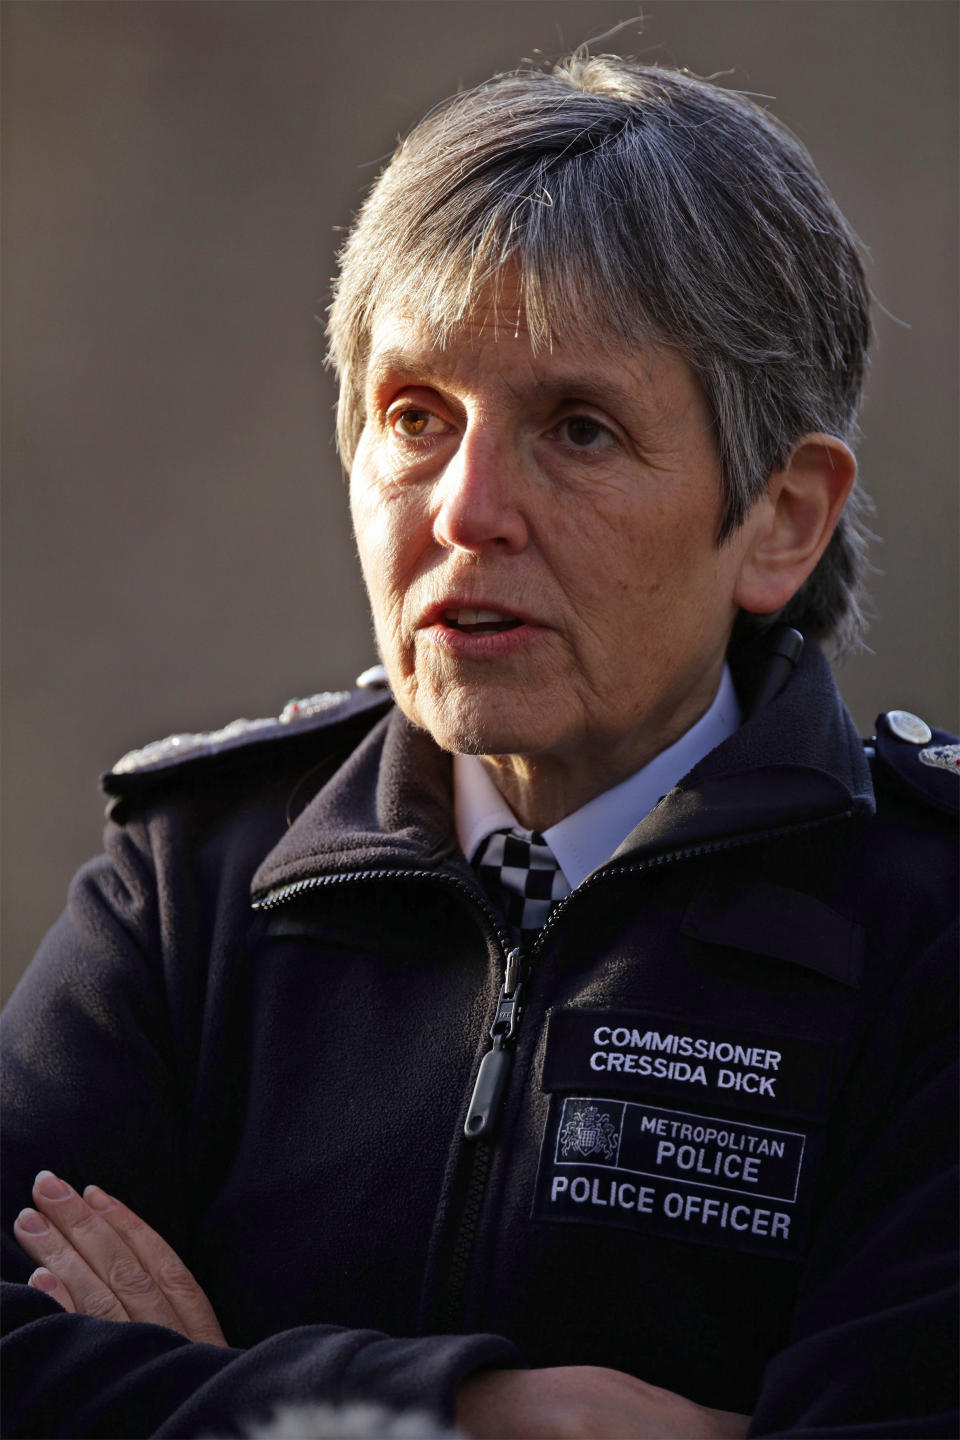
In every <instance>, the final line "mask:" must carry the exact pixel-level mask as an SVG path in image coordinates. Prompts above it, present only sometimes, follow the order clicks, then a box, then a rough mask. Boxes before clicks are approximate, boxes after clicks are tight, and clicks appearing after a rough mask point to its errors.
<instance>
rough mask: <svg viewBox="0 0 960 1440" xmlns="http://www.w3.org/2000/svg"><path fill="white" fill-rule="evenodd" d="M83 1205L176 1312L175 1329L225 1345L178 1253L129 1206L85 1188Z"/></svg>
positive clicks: (96, 1189) (207, 1304)
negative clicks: (108, 1229) (133, 1258)
mask: <svg viewBox="0 0 960 1440" xmlns="http://www.w3.org/2000/svg"><path fill="white" fill-rule="evenodd" d="M83 1198H84V1200H85V1201H86V1203H87V1204H88V1205H89V1206H90V1208H91V1209H92V1210H94V1211H95V1212H96V1213H97V1214H98V1215H99V1216H100V1217H101V1218H102V1219H103V1220H104V1221H106V1222H107V1223H108V1224H109V1225H110V1226H111V1227H112V1229H113V1230H114V1231H115V1232H116V1233H117V1234H118V1235H119V1236H120V1237H121V1238H122V1239H123V1241H124V1242H125V1243H126V1245H127V1246H129V1248H130V1250H131V1251H132V1252H133V1254H134V1255H136V1257H137V1259H138V1260H139V1262H140V1264H141V1265H142V1266H143V1268H144V1270H146V1271H147V1272H148V1273H149V1274H150V1275H151V1276H152V1277H153V1279H154V1281H155V1282H156V1284H157V1285H158V1287H159V1289H160V1290H161V1291H162V1293H163V1294H164V1295H165V1297H166V1299H167V1301H168V1302H169V1304H170V1306H171V1307H172V1309H173V1310H174V1311H175V1312H176V1315H177V1317H178V1320H179V1322H180V1324H179V1325H178V1327H177V1328H178V1329H180V1330H182V1332H183V1334H185V1335H188V1336H189V1337H190V1339H191V1340H197V1341H200V1342H201V1343H203V1344H206V1345H226V1343H227V1342H226V1340H225V1339H224V1334H223V1331H222V1330H221V1329H220V1323H219V1321H218V1320H217V1317H216V1314H215V1313H214V1309H213V1306H212V1305H211V1304H210V1301H209V1300H208V1299H207V1297H206V1295H205V1294H204V1291H203V1290H202V1288H201V1286H200V1285H199V1284H198V1282H197V1280H196V1279H195V1278H194V1276H193V1275H192V1274H191V1273H190V1271H189V1270H188V1269H187V1267H186V1265H184V1263H183V1261H182V1260H181V1259H180V1257H179V1255H178V1254H177V1252H176V1251H175V1250H174V1249H173V1247H172V1246H171V1245H168V1244H167V1242H166V1240H164V1238H163V1236H162V1235H158V1234H157V1232H156V1230H153V1229H151V1227H150V1226H149V1225H148V1224H147V1223H146V1221H145V1220H141V1218H140V1216H139V1215H137V1214H135V1212H134V1211H133V1210H131V1209H130V1208H129V1206H127V1205H124V1204H123V1202H122V1201H120V1200H117V1199H115V1197H114V1196H112V1195H108V1194H107V1193H106V1191H104V1190H101V1189H100V1187H99V1185H88V1186H87V1188H86V1190H84V1192H83Z"/></svg>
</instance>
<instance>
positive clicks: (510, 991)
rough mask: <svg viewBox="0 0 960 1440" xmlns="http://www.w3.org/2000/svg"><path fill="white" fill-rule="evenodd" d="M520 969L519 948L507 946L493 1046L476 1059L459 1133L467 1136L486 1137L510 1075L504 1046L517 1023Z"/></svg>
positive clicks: (510, 1057)
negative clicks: (472, 1085) (474, 1079)
mask: <svg viewBox="0 0 960 1440" xmlns="http://www.w3.org/2000/svg"><path fill="white" fill-rule="evenodd" d="M521 973H522V970H521V955H520V951H519V949H517V950H511V951H510V953H509V954H508V955H507V969H506V974H505V975H504V979H503V984H502V985H501V986H500V994H499V995H498V996H497V1008H496V1012H495V1014H494V1017H493V1024H492V1025H491V1026H490V1035H491V1037H492V1039H493V1049H492V1050H488V1051H487V1053H486V1055H484V1057H483V1059H482V1060H481V1061H480V1069H479V1070H478V1071H477V1080H476V1084H475V1085H474V1087H473V1094H472V1095H471V1097H470V1108H469V1109H468V1111H467V1119H466V1123H465V1124H464V1127H463V1133H464V1135H465V1136H466V1137H467V1139H468V1140H481V1139H486V1138H488V1137H489V1136H490V1135H492V1134H493V1131H494V1129H495V1128H496V1124H497V1117H498V1116H499V1114H500V1106H501V1105H502V1103H503V1095H504V1091H505V1090H506V1088H507V1081H508V1079H509V1078H510V1067H511V1065H512V1064H513V1050H512V1049H509V1050H508V1049H507V1048H506V1047H507V1044H508V1042H509V1041H511V1040H512V1039H513V1037H514V1036H515V1035H516V1033H517V1026H518V1024H519V1023H520V1014H521V1009H522V1006H521V1000H522V997H523V985H522V983H521V980H520V975H521Z"/></svg>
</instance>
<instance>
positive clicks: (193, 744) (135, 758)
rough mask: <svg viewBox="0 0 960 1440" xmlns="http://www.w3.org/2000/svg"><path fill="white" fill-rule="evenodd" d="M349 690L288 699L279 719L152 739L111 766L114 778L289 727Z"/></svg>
mask: <svg viewBox="0 0 960 1440" xmlns="http://www.w3.org/2000/svg"><path fill="white" fill-rule="evenodd" d="M349 694H350V692H349V690H324V691H321V692H320V693H319V694H317V695H308V696H306V697H305V698H304V699H302V700H288V701H287V703H286V705H284V707H283V710H282V711H281V713H280V715H279V716H274V715H270V716H266V717H264V718H263V719H258V720H243V719H241V720H231V721H230V723H229V725H223V726H221V728H220V729H219V730H200V731H197V732H189V731H187V732H185V733H184V734H182V735H167V736H166V737H165V738H164V739H163V740H152V741H151V742H150V744H149V745H142V746H141V747H140V748H139V749H137V750H128V751H127V753H126V755H123V756H121V758H120V759H119V760H118V761H117V763H116V765H114V767H113V773H114V775H129V774H130V773H131V772H132V771H134V770H144V769H146V768H147V767H148V766H151V765H160V764H163V763H164V762H166V761H168V760H173V759H177V760H179V759H180V758H181V757H186V756H187V755H201V754H210V753H211V752H212V751H214V750H216V749H217V748H218V747H219V746H220V745H222V744H223V743H224V742H225V741H228V740H238V739H241V738H244V739H245V738H247V737H248V736H250V735H254V734H256V733H257V731H259V730H272V729H275V728H276V726H277V724H280V725H291V724H293V723H294V722H295V721H297V720H304V719H306V718H307V717H308V716H310V715H317V714H319V713H320V711H322V710H330V709H332V708H333V706H334V705H339V704H340V703H341V702H342V701H343V700H346V699H347V698H348V697H349Z"/></svg>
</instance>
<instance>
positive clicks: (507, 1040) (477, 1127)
mask: <svg viewBox="0 0 960 1440" xmlns="http://www.w3.org/2000/svg"><path fill="white" fill-rule="evenodd" d="M853 813H854V812H853V811H852V810H844V811H841V812H839V813H838V814H835V815H828V816H824V817H821V818H820V819H817V820H807V821H802V822H801V823H799V824H797V825H792V826H790V827H789V828H784V827H778V828H777V829H775V830H767V831H763V832H761V833H759V834H755V835H747V836H731V837H729V838H727V839H723V840H711V841H706V842H704V843H703V844H702V845H690V846H687V847H685V848H684V849H682V850H671V851H668V852H666V853H665V854H663V855H654V856H651V857H650V858H649V859H647V860H637V861H634V862H633V863H630V864H623V865H614V866H611V867H609V868H604V869H602V870H600V871H598V872H597V873H596V874H595V875H593V876H590V877H588V878H587V879H586V880H584V881H582V882H581V884H580V885H578V886H577V888H576V889H575V890H573V891H571V893H570V894H569V895H568V896H566V898H565V899H563V900H561V901H560V902H559V904H558V905H556V906H555V907H554V909H553V910H552V911H551V913H550V915H549V916H548V918H547V921H546V923H545V924H544V926H543V928H542V929H541V931H540V933H539V934H538V935H537V937H536V940H535V941H534V943H533V945H532V946H531V947H530V950H529V952H527V954H526V955H525V954H524V952H523V951H522V950H521V949H520V948H517V947H514V948H508V945H507V940H506V936H505V934H504V932H503V930H502V928H501V926H500V923H499V919H498V917H497V915H496V913H495V911H494V910H493V909H492V907H490V906H488V905H487V904H486V902H485V901H484V899H483V898H482V896H481V895H480V894H478V893H477V892H476V891H475V890H474V889H473V887H472V886H471V885H469V884H467V882H466V881H465V880H460V879H458V878H457V877H456V876H455V875H442V874H438V873H437V872H436V871H434V870H401V871H397V870H362V871H358V872H357V873H355V874H337V875H314V876H310V877H308V878H307V879H304V880H295V881H292V882H291V883H290V884H289V885H282V886H280V887H279V888H278V889H276V890H274V891H271V893H270V894H269V895H266V896H264V898H263V899H262V900H255V901H254V902H253V908H254V910H257V911H265V910H275V909H276V908H277V907H278V906H280V905H283V904H285V903H286V902H287V901H289V900H291V899H293V898H294V897H295V896H297V895H300V894H303V893H304V892H305V891H308V890H314V889H319V888H320V887H322V886H325V885H346V884H350V883H354V882H360V881H364V880H384V879H391V880H396V879H409V880H430V881H433V882H434V883H439V884H446V885H452V886H454V887H455V888H456V889H458V890H460V891H461V892H462V893H463V894H464V895H465V896H466V897H467V898H468V900H469V902H470V905H471V906H472V908H473V909H474V910H475V911H476V912H478V913H479V914H480V915H482V916H483V918H484V920H485V921H487V922H489V930H490V933H492V934H493V935H494V936H495V937H496V938H497V941H498V943H499V946H500V950H501V952H502V953H503V954H504V955H505V956H506V964H505V968H504V978H503V984H502V985H501V986H500V991H499V994H498V995H497V1004H496V1009H495V1011H494V1017H493V1022H492V1024H491V1026H490V1032H489V1033H490V1036H491V1038H492V1040H493V1044H492V1046H491V1048H490V1049H489V1050H488V1051H487V1052H486V1054H485V1055H484V1057H483V1059H482V1060H481V1062H480V1069H479V1070H478V1072H477V1078H476V1081H475V1082H474V1087H473V1092H472V1095H471V1099H470V1105H469V1107H468V1110H467V1118H466V1121H465V1123H464V1129H463V1133H464V1137H465V1139H466V1140H468V1141H470V1142H472V1143H471V1146H470V1149H471V1151H472V1154H471V1157H470V1161H469V1172H468V1175H467V1179H466V1187H465V1192H464V1200H463V1206H462V1212H461V1216H460V1223H459V1227H458V1230H457V1235H456V1239H455V1241H454V1243H453V1246H452V1249H451V1251H450V1259H449V1263H448V1275H447V1285H446V1288H445V1293H444V1296H443V1299H442V1301H441V1302H440V1305H439V1307H438V1311H437V1319H438V1321H439V1329H440V1330H443V1331H451V1332H453V1331H456V1330H457V1329H458V1328H459V1325H460V1324H461V1323H462V1308H463V1299H464V1295H465V1292H466V1284H467V1275H468V1272H469V1267H470V1258H471V1255H472V1253H473V1242H474V1239H475V1237H476V1232H477V1227H478V1225H479V1223H480V1214H481V1210H482V1207H483V1198H484V1194H485V1192H486V1187H487V1179H488V1176H489V1173H490V1162H491V1160H492V1158H493V1135H494V1131H495V1130H496V1125H497V1120H498V1119H499V1115H500V1111H501V1109H502V1107H503V1100H504V1096H505V1094H506V1089H507V1084H508V1081H509V1078H510V1070H511V1068H512V1063H513V1054H514V1046H515V1044H516V1035H517V1030H518V1028H519V1024H520V1020H521V1018H522V1015H523V1001H524V993H525V988H526V986H527V985H528V983H529V979H530V974H531V970H532V962H533V960H534V959H535V958H536V956H537V955H538V954H539V953H540V952H541V951H542V949H543V944H544V940H545V937H546V936H547V935H549V933H550V932H551V930H553V929H554V928H555V926H556V925H557V924H558V922H559V920H560V919H561V917H562V916H563V914H564V913H565V912H566V911H567V910H568V909H569V907H570V905H571V904H573V903H574V902H575V901H576V900H577V898H578V897H579V896H581V895H582V894H584V892H585V891H588V890H592V889H595V888H596V886H597V885H602V884H605V883H606V882H607V881H608V880H613V879H619V878H620V877H621V876H623V875H634V874H639V873H641V872H642V871H645V870H653V869H657V868H658V867H659V866H662V865H667V864H673V863H675V862H676V861H678V860H688V859H695V858H698V857H699V856H702V855H710V854H716V853H718V852H720V851H724V850H735V849H740V848H742V847H744V846H747V845H757V844H762V843H764V842H765V841H769V840H773V839H780V838H784V837H785V836H787V835H790V836H792V835H796V834H798V833H801V832H802V831H804V830H811V829H816V828H819V827H821V826H824V825H830V824H836V823H838V822H839V821H842V820H849V819H851V818H853Z"/></svg>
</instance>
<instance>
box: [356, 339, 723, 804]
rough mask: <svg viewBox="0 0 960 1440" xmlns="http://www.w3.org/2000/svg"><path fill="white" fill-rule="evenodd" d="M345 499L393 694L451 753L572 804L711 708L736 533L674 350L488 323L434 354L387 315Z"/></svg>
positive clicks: (687, 377)
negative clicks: (543, 343)
mask: <svg viewBox="0 0 960 1440" xmlns="http://www.w3.org/2000/svg"><path fill="white" fill-rule="evenodd" d="M350 489H351V509H352V513H353V522H354V527H355V531H356V537H357V544H358V548H359V552H360V560H361V564H362V566H363V573H364V577H365V580H366V584H367V589H368V592H369V595H370V602H371V606H372V610H373V618H374V625H375V629H376V635H377V641H378V645H379V649H380V654H381V657H382V659H383V662H384V664H385V665H386V668H387V673H388V676H389V680H390V684H391V687H392V689H393V693H394V695H395V697H396V700H397V703H398V705H399V706H400V708H401V709H402V710H403V711H404V713H405V714H406V715H407V716H408V717H409V719H411V720H412V721H413V722H414V723H415V724H417V725H419V726H422V727H423V728H425V729H426V730H428V731H429V732H430V733H431V735H432V736H433V737H434V739H435V740H436V741H437V743H438V745H440V746H442V747H443V748H444V749H447V750H452V751H461V752H469V753H474V754H479V755H483V756H489V757H493V756H497V757H511V758H512V761H513V769H514V771H515V772H516V773H518V774H519V773H521V772H522V773H523V774H524V775H525V776H526V778H527V780H530V778H531V777H536V776H545V777H547V776H551V775H552V776H554V778H555V780H556V777H558V776H562V777H564V778H563V779H562V781H557V782H556V783H559V784H560V786H561V789H562V790H563V794H564V796H565V803H566V806H567V809H572V808H576V806H577V804H582V803H585V801H586V800H587V799H589V798H591V795H593V794H597V793H599V792H600V791H601V790H603V789H606V788H608V787H609V786H610V785H612V784H615V783H617V782H618V781H619V780H620V779H623V778H625V777H626V776H627V775H629V774H631V773H633V771H634V770H636V769H638V768H639V767H640V766H641V765H643V764H645V763H646V761H647V760H649V759H651V758H652V756H653V755H655V754H656V753H658V751H660V750H661V749H663V748H665V746H666V745H668V744H670V743H672V741H673V740H674V739H676V738H677V737H678V736H679V735H681V734H682V733H683V732H684V731H685V730H686V729H688V728H689V726H690V725H691V724H693V723H694V721H695V720H696V719H698V718H699V716H700V715H701V714H702V713H703V712H704V710H706V708H707V707H708V706H709V704H710V702H711V701H712V699H713V696H714V695H715V693H716V689H717V685H718V684H719V679H720V672H721V669H722V665H723V658H724V652H725V649H726V645H727V641H728V639H729V635H730V629H731V626H732V624H733V619H734V616H735V614H736V609H737V606H736V604H735V600H734V592H735V589H736V582H737V574H738V571H739V568H740V563H741V545H740V541H739V536H740V533H741V532H738V535H737V536H735V537H734V538H733V540H731V541H730V542H727V543H726V544H724V545H723V546H721V547H718V546H717V544H716V534H717V526H718V517H719V508H720V471H719V463H718V459H717V455H716V451H715V447H714V443H713V438H712V434H711V427H710V416H709V412H708V410H707V407H706V404H705V402H704V399H703V397H702V394H701V392H700V388H699V386H698V384H697V382H696V380H695V378H694V376H693V374H692V372H691V371H690V369H689V367H688V366H687V364H686V362H685V361H684V360H683V359H682V358H681V357H680V355H679V354H678V353H677V352H676V351H673V350H671V349H667V348H658V349H652V348H651V349H647V350H641V351H636V350H634V351H627V350H626V349H624V348H622V347H620V346H618V345H615V344H612V343H610V341H609V339H604V338H596V337H590V336H581V337H580V339H579V341H577V342H576V343H573V342H567V343H564V344H562V345H555V346H554V347H553V349H552V350H550V351H543V352H540V353H535V352H534V351H533V349H532V348H531V345H530V342H529V338H528V336H527V334H526V333H525V332H524V331H523V330H520V331H519V332H517V331H515V329H514V327H513V326H509V327H507V326H505V325H504V324H503V323H502V322H501V323H500V325H499V326H495V325H494V323H493V319H492V317H491V316H490V315H489V314H485V313H483V312H481V313H480V314H478V315H477V316H475V317H474V319H473V320H472V321H471V322H470V323H468V324H466V325H464V326H463V328H462V329H461V330H460V331H458V333H457V335H456V337H455V338H454V339H453V341H452V342H448V343H447V344H446V345H445V346H444V347H440V346H439V345H437V344H436V343H435V342H434V341H433V340H432V339H431V337H430V335H429V334H428V333H426V332H425V331H424V330H423V329H422V328H419V327H418V325H417V324H416V322H415V321H414V320H413V319H411V318H410V317H409V316H405V315H403V314H400V313H387V314H384V315H383V316H381V318H380V320H379V323H378V324H377V325H376V326H375V329H374V333H373V337H372V347H371V355H370V361H369V365H368V372H367V377H366V420H365V424H364V428H363V432H362V435H361V438H360V441H359V445H358V448H357V453H356V456H355V459H354V464H353V468H352V474H351V486H350ZM501 788H504V787H503V786H501ZM508 798H510V797H509V796H508ZM553 808H556V807H555V806H554V807H553ZM538 813H541V814H542V813H543V812H542V810H541V811H539V812H538ZM561 813H567V810H566V809H562V812H561ZM555 818H560V817H559V815H557V816H556V817H555Z"/></svg>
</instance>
